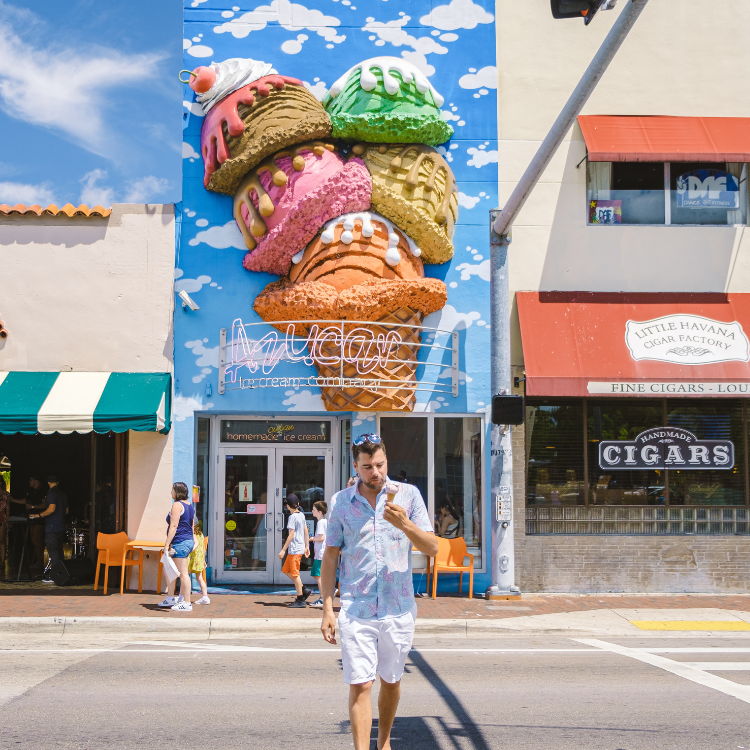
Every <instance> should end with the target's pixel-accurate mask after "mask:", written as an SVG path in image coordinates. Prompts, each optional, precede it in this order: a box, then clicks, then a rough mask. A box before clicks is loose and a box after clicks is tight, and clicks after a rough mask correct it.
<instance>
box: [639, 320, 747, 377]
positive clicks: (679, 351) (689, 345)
mask: <svg viewBox="0 0 750 750" xmlns="http://www.w3.org/2000/svg"><path fill="white" fill-rule="evenodd" d="M625 343H626V344H627V346H628V349H629V350H630V356H631V357H632V358H633V359H634V360H636V361H639V360H644V359H646V360H649V359H650V360H654V361H657V362H670V363H672V364H675V365H709V364H715V363H717V362H747V361H748V360H750V341H748V338H747V336H746V335H745V332H744V331H743V330H742V326H741V325H740V324H739V323H738V322H737V321H732V322H730V323H725V322H722V321H718V320H712V319H711V318H704V317H702V316H700V315H688V314H682V313H680V314H677V315H665V316H663V317H661V318H654V319H653V320H645V321H637V320H629V321H628V322H627V324H626V326H625Z"/></svg>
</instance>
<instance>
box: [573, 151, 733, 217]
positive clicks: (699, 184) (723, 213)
mask: <svg viewBox="0 0 750 750" xmlns="http://www.w3.org/2000/svg"><path fill="white" fill-rule="evenodd" d="M586 174H587V187H586V199H587V221H588V223H589V224H597V225H599V224H609V225H618V224H667V225H672V224H674V225H685V224H693V225H695V224H699V225H705V226H732V225H735V224H742V225H746V224H747V223H748V191H747V176H748V165H747V164H742V163H727V162H671V163H664V162H589V163H588V165H587V170H586ZM665 191H668V192H665ZM665 196H666V199H665Z"/></svg>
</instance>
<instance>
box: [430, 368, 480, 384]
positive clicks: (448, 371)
mask: <svg viewBox="0 0 750 750" xmlns="http://www.w3.org/2000/svg"><path fill="white" fill-rule="evenodd" d="M452 377H453V368H452V367H446V368H445V369H444V370H442V371H441V373H440V375H438V380H440V379H442V378H452ZM462 380H463V381H464V383H471V381H472V380H473V378H472V377H471V375H467V374H466V373H465V372H463V371H462V370H459V371H458V381H459V383H460V382H461V381H462Z"/></svg>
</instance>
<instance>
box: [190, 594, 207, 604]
mask: <svg viewBox="0 0 750 750" xmlns="http://www.w3.org/2000/svg"><path fill="white" fill-rule="evenodd" d="M193 604H211V600H210V599H209V598H208V597H207V596H202V597H201V598H200V599H198V601H197V602H193Z"/></svg>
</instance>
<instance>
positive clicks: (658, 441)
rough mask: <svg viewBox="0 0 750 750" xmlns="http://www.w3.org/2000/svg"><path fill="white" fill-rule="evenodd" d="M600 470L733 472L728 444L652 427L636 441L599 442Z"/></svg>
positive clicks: (673, 428)
mask: <svg viewBox="0 0 750 750" xmlns="http://www.w3.org/2000/svg"><path fill="white" fill-rule="evenodd" d="M599 466H600V468H602V469H606V470H608V471H643V470H654V469H660V470H661V469H681V470H683V471H696V470H701V469H702V470H710V469H713V470H715V469H732V468H734V444H733V443H732V441H731V440H699V439H698V438H697V437H696V436H695V435H694V434H693V433H692V432H689V431H688V430H683V429H680V428H677V427H654V428H652V429H650V430H645V431H644V432H642V433H641V434H640V435H638V437H636V439H635V440H602V442H601V443H599Z"/></svg>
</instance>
